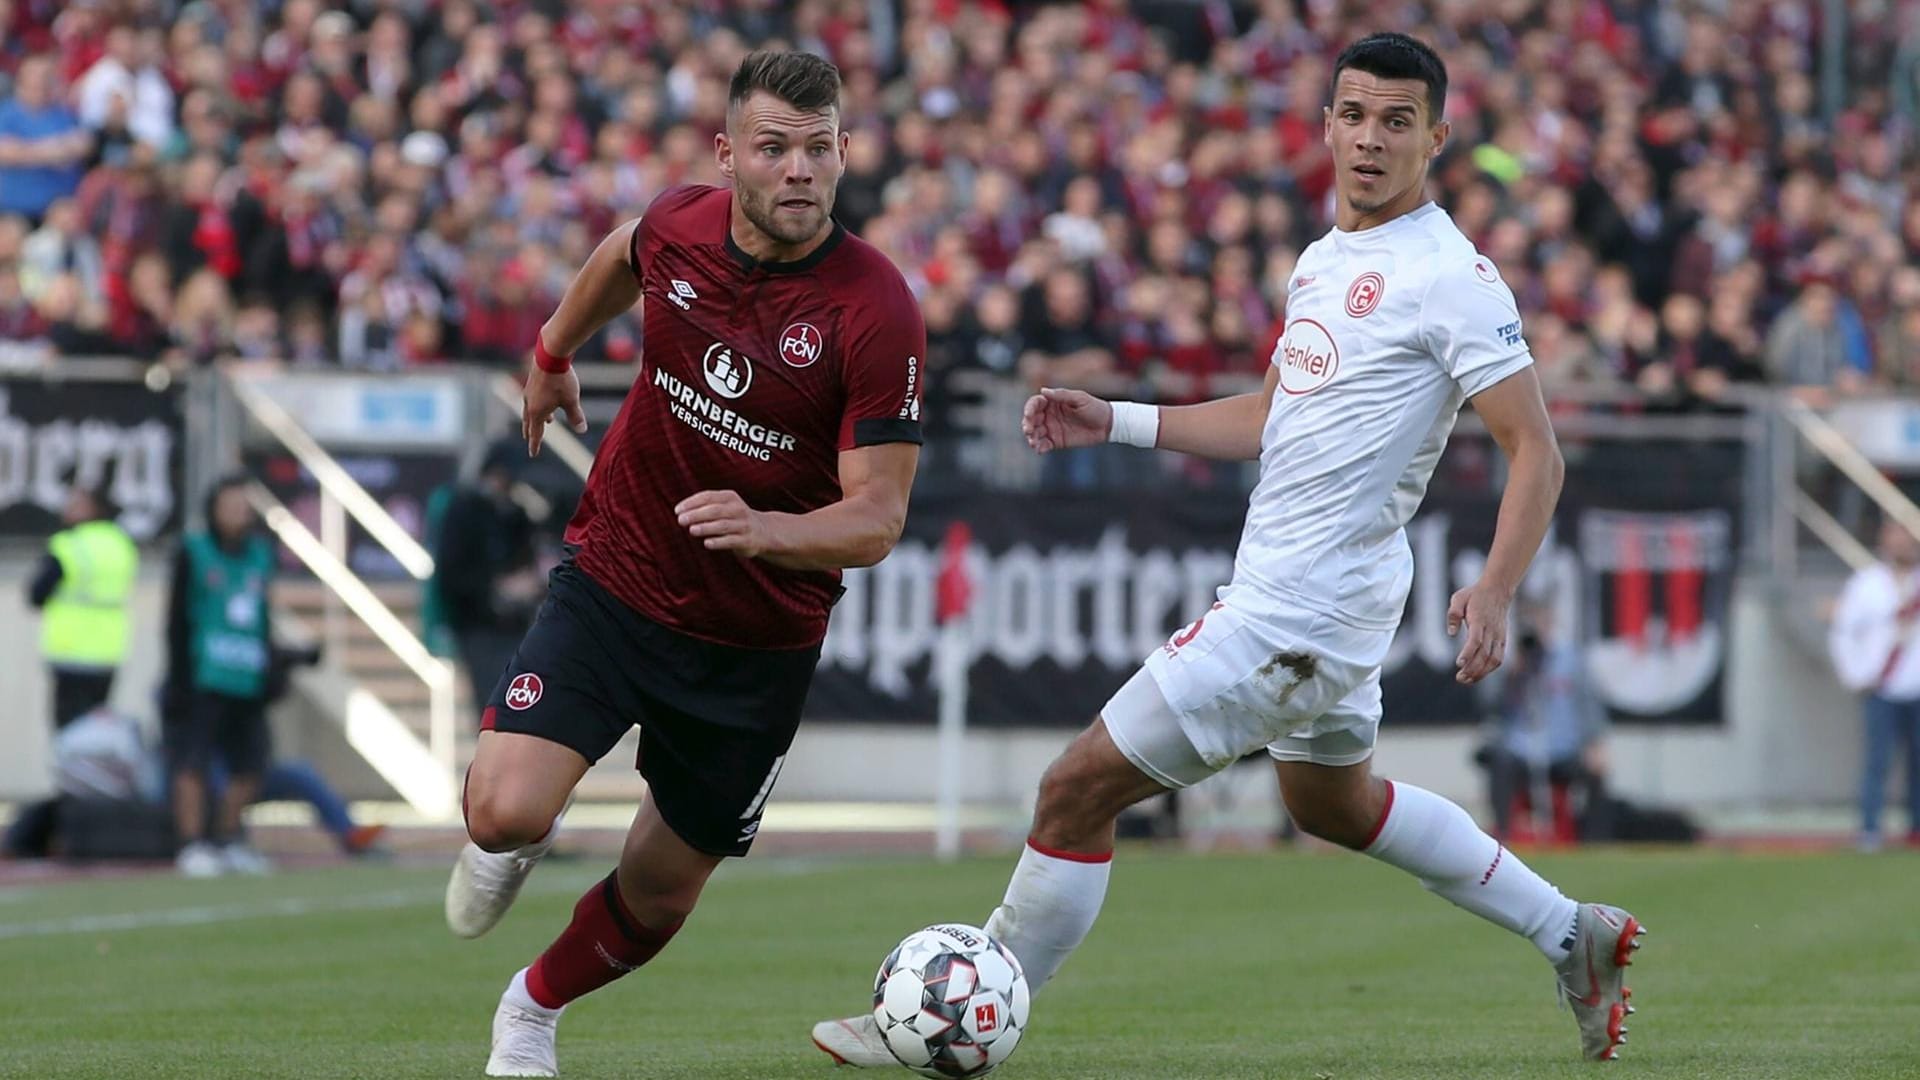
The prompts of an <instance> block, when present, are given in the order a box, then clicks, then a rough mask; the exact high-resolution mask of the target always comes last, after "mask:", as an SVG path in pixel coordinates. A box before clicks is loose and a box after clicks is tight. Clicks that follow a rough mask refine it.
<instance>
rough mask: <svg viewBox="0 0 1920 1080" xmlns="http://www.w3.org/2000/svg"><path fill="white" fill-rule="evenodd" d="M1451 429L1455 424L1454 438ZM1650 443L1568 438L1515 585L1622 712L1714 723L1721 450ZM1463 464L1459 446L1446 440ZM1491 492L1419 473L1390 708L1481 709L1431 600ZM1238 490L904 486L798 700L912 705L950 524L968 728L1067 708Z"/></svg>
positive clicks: (1076, 720)
mask: <svg viewBox="0 0 1920 1080" xmlns="http://www.w3.org/2000/svg"><path fill="white" fill-rule="evenodd" d="M1458 442H1459V440H1456V444H1457V443H1458ZM1677 449H1678V448H1676V447H1667V446H1658V445H1649V444H1646V443H1634V444H1614V445H1602V446H1599V447H1590V448H1586V449H1584V450H1583V451H1582V452H1581V453H1580V454H1578V455H1570V456H1571V457H1572V460H1571V461H1570V463H1569V469H1568V483H1567V490H1566V494H1565V495H1564V496H1563V498H1562V501H1561V507H1560V513H1559V515H1558V517H1557V519H1556V522H1555V525H1554V528H1553V531H1552V533H1551V534H1550V535H1549V537H1548V539H1547V542H1546V543H1545V544H1544V545H1543V547H1542V550H1541V554H1540V556H1539V558H1538V559H1536V561H1535V564H1534V567H1533V570H1532V571H1531V573H1530V574H1529V576H1528V579H1527V581H1526V584H1525V585H1524V587H1523V598H1524V600H1525V601H1526V602H1527V605H1528V607H1529V608H1530V609H1532V610H1535V611H1538V612H1541V613H1544V614H1543V617H1544V618H1546V619H1549V620H1550V622H1551V630H1550V632H1551V633H1553V634H1555V635H1558V636H1560V637H1562V638H1563V639H1564V638H1565V637H1567V636H1573V637H1577V639H1578V640H1580V642H1581V643H1582V650H1583V652H1584V654H1585V656H1586V658H1587V666H1588V671H1589V674H1590V677H1591V682H1592V685H1593V688H1594V692H1595V693H1596V694H1598V695H1599V697H1600V699H1601V701H1602V702H1603V703H1604V704H1605V705H1606V706H1607V707H1608V709H1609V712H1610V713H1611V714H1612V716H1613V717H1614V719H1615V720H1618V721H1643V722H1665V723H1714V722H1717V721H1718V720H1719V719H1720V681H1721V673H1722V670H1723V669H1724V666H1725V654H1726V647H1725V646H1726V629H1725V627H1726V619H1725V616H1726V610H1727V600H1728V596H1729V593H1730V591H1731V588H1730V586H1731V580H1732V573H1733V571H1734V568H1735V565H1736V563H1737V559H1736V558H1735V552H1736V550H1737V549H1736V543H1737V539H1738V538H1737V536H1736V533H1735V529H1736V525H1737V521H1738V517H1739V514H1738V510H1739V506H1738V499H1739V490H1740V488H1739V478H1740V469H1741V456H1740V452H1739V448H1738V447H1735V446H1722V445H1708V446H1704V447H1700V446H1691V445H1690V446H1688V447H1687V448H1686V450H1685V452H1684V453H1676V452H1674V451H1675V450H1677ZM1463 459H1464V460H1465V462H1467V463H1471V461H1472V460H1473V456H1472V455H1471V454H1468V455H1463ZM1497 508H1498V494H1497V492H1492V491H1490V490H1489V485H1488V484H1487V483H1486V482H1485V479H1484V477H1483V476H1480V475H1478V474H1477V472H1476V470H1475V469H1474V468H1471V467H1470V468H1467V469H1465V470H1456V471H1455V473H1454V474H1453V475H1451V476H1448V475H1442V476H1437V477H1436V478H1435V484H1434V489H1433V490H1431V491H1430V492H1429V494H1428V497H1427V499H1426V501H1425V504H1424V505H1423V506H1422V509H1421V511H1420V513H1419V514H1418V515H1416V517H1415V518H1414V521H1413V523H1412V524H1411V525H1410V526H1409V528H1408V539H1409V542H1410V543H1411V545H1412V548H1413V552H1414V560H1415V571H1414V584H1413V592H1412V594H1411V595H1410V596H1409V597H1408V601H1407V613H1406V617H1405V619H1404V621H1403V622H1402V624H1401V627H1400V630H1399V632H1398V634H1396V636H1395V640H1394V643H1393V647H1392V650H1391V651H1390V653H1389V655H1388V658H1387V661H1386V664H1385V675H1384V688H1385V694H1386V708H1387V716H1388V720H1389V722H1390V723H1394V724H1458V723H1474V722H1478V721H1479V720H1480V718H1481V716H1482V704H1481V699H1482V697H1483V695H1481V694H1479V693H1478V692H1477V691H1476V690H1475V688H1471V687H1463V686H1460V685H1459V684H1457V683H1455V682H1454V681H1453V670H1454V668H1453V659H1454V657H1455V656H1456V655H1457V654H1458V652H1459V648H1460V643H1459V641H1458V640H1457V639H1454V638H1449V637H1448V636H1447V633H1446V609H1447V601H1448V599H1449V598H1450V596H1451V595H1452V593H1453V591H1454V590H1455V589H1458V588H1461V587H1463V586H1465V585H1467V584H1470V583H1471V582H1473V581H1474V580H1476V579H1477V578H1478V576H1479V573H1480V569H1481V567H1482V566H1483V565H1484V564H1485V561H1486V553H1487V549H1488V546H1489V544H1490V543H1491V541H1492V536H1493V525H1494V520H1495V515H1496V510H1497ZM1244 510H1245V499H1244V497H1243V496H1242V495H1240V494H1239V493H1237V492H1233V491H1219V492H1208V493H1200V492H1191V491H1179V490H1172V489H1156V490H1151V491H1141V492H1132V493H1102V494H1098V495H1058V494H1044V495H1042V494H1027V495H1014V494H995V493H987V492H982V493H979V494H974V495H948V496H935V497H916V498H915V500H914V504H913V510H912V514H911V516H910V519H909V522H908V527H907V535H906V537H905V538H904V539H903V540H902V541H901V543H900V544H899V546H898V547H897V548H895V550H894V552H893V554H892V555H891V556H889V557H888V558H887V560H886V561H884V562H882V563H881V564H880V565H879V566H876V567H873V568H871V569H869V570H861V571H853V572H849V573H848V574H847V578H846V585H847V593H846V595H845V596H844V597H843V598H842V599H841V601H840V603H839V605H838V606H837V607H836V608H835V610H834V616H833V621H832V623H831V624H830V626H829V628H828V632H827V641H826V647H825V650H824V652H823V656H822V660H821V666H820V671H819V676H818V678H817V679H816V680H815V683H814V688H813V693H812V695H811V697H810V698H809V701H808V712H809V714H810V715H811V716H815V717H818V718H822V719H829V718H830V719H852V720H874V721H925V720H928V719H930V718H931V717H932V716H933V715H934V713H935V701H934V695H933V688H932V687H931V685H930V683H929V679H930V671H931V663H930V661H931V658H932V652H933V648H934V642H935V641H936V639H937V636H938V634H937V628H936V626H935V621H934V584H933V583H934V579H935V576H936V574H937V573H938V571H939V565H940V552H939V550H938V545H939V542H940V537H941V535H942V533H943V532H944V530H945V528H946V526H947V524H948V523H949V522H952V521H955V520H963V521H966V522H967V523H968V524H969V525H970V526H971V527H972V530H973V535H974V541H973V546H972V548H971V549H970V550H969V553H968V564H969V570H970V575H971V578H972V581H973V584H974V597H973V607H972V610H971V612H970V614H969V616H968V618H969V622H970V627H971V629H970V634H969V637H970V639H971V643H972V645H971V647H972V650H973V653H974V657H973V663H972V668H971V671H972V674H971V683H970V702H969V710H968V712H969V721H970V722H971V723H977V724H985V725H997V726H1020V725H1052V724H1059V725H1078V724H1083V723H1085V722H1087V721H1088V720H1089V719H1090V718H1091V717H1092V716H1093V715H1094V714H1095V713H1096V712H1097V711H1098V710H1099V708H1100V706H1101V705H1102V704H1104V703H1105V701H1106V699H1107V697H1108V696H1109V695H1111V694H1112V693H1113V691H1114V690H1115V689H1116V688H1117V687H1118V686H1119V685H1120V683H1122V682H1123V681H1125V679H1126V678H1127V677H1128V676H1129V675H1130V674H1132V672H1133V671H1134V669H1135V668H1136V667H1137V666H1138V664H1139V663H1140V660H1141V659H1142V658H1143V657H1145V656H1146V655H1147V653H1149V652H1150V651H1152V650H1153V649H1155V648H1157V647H1158V646H1159V645H1160V644H1161V643H1162V642H1164V641H1165V640H1166V639H1167V637H1168V635H1169V634H1171V633H1172V632H1173V631H1174V630H1176V629H1178V628H1179V627H1180V626H1181V625H1183V624H1185V623H1186V622H1188V621H1190V620H1192V619H1194V618H1197V617H1198V616H1199V615H1200V614H1202V613H1203V612H1205V611H1206V610H1207V607H1208V605H1209V604H1211V603H1212V602H1213V598H1214V590H1215V589H1216V588H1217V587H1218V586H1219V585H1221V584H1222V583H1224V582H1225V581H1227V580H1228V579H1229V578H1230V577H1231V576H1232V573H1233V550H1234V547H1235V545H1236V543H1237V542H1238V540H1239V534H1240V524H1241V519H1242V516H1243V513H1244Z"/></svg>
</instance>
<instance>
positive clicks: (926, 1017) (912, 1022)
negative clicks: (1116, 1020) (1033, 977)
mask: <svg viewBox="0 0 1920 1080" xmlns="http://www.w3.org/2000/svg"><path fill="white" fill-rule="evenodd" d="M1030 1000H1031V999H1030V994H1029V991H1028V989H1027V977H1026V976H1025V975H1024V974H1022V973H1021V971H1020V961H1019V960H1017V959H1015V958H1014V955H1013V953H1012V952H1011V951H1010V950H1008V949H1007V948H1006V946H1004V945H1001V944H1000V943H999V942H997V941H995V940H993V939H992V938H990V937H988V936H987V932H986V931H984V930H982V929H980V928H979V927H976V926H964V925H960V924H958V923H942V924H940V925H938V926H929V927H927V928H926V929H925V930H921V931H919V932H918V933H914V934H910V935H908V936H907V939H906V940H905V941H902V942H901V943H900V944H899V945H898V946H897V947H896V948H895V949H894V950H893V951H892V952H891V953H888V954H887V959H886V960H885V962H883V963H882V964H881V965H880V972H879V974H878V975H876V976H875V977H874V980H873V1018H874V1019H875V1020H877V1021H879V1023H880V1034H881V1035H883V1036H884V1037H885V1038H886V1040H887V1049H889V1050H891V1051H893V1056H894V1057H896V1058H898V1059H899V1061H900V1064H902V1065H905V1066H906V1067H907V1068H909V1069H912V1070H913V1071H914V1072H917V1073H919V1074H920V1075H922V1076H932V1077H946V1078H949V1080H959V1078H965V1077H974V1076H984V1075H986V1074H987V1073H989V1072H991V1071H993V1069H994V1068H995V1067H997V1066H998V1065H999V1064H1000V1063H1001V1062H1003V1061H1005V1060H1007V1058H1008V1057H1009V1056H1011V1055H1012V1054H1013V1050H1014V1047H1016V1046H1018V1045H1020V1037H1021V1035H1022V1034H1023V1033H1025V1031H1026V1028H1027V1012H1028V1006H1029V1003H1030Z"/></svg>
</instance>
